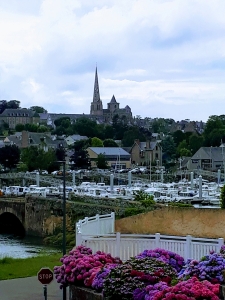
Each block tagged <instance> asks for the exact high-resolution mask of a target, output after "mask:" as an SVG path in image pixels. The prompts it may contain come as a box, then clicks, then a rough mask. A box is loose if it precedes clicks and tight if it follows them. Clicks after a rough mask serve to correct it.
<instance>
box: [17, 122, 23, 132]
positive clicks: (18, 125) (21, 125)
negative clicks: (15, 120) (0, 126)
mask: <svg viewBox="0 0 225 300" xmlns="http://www.w3.org/2000/svg"><path fill="white" fill-rule="evenodd" d="M24 129H25V126H24V124H16V126H15V130H16V131H17V132H21V131H23V130H24Z"/></svg>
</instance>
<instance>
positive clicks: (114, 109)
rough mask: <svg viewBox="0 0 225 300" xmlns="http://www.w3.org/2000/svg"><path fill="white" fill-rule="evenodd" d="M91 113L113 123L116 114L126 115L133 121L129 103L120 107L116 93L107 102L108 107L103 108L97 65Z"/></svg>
mask: <svg viewBox="0 0 225 300" xmlns="http://www.w3.org/2000/svg"><path fill="white" fill-rule="evenodd" d="M90 115H91V116H93V117H94V116H96V117H97V119H99V118H101V119H102V120H103V122H105V123H111V122H112V119H113V117H114V116H115V115H118V116H119V117H126V119H127V120H128V122H132V120H133V118H132V112H131V108H130V107H129V106H128V105H126V106H125V108H120V104H119V103H118V102H117V101H116V98H115V96H114V95H113V96H112V99H111V101H110V102H109V103H108V104H107V108H105V109H104V108H103V105H102V101H101V98H100V92H99V84H98V72H97V67H96V70H95V82H94V94H93V101H92V102H91V109H90Z"/></svg>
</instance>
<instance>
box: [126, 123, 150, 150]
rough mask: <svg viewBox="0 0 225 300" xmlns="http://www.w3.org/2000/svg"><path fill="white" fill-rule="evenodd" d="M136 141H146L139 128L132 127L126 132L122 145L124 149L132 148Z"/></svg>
mask: <svg viewBox="0 0 225 300" xmlns="http://www.w3.org/2000/svg"><path fill="white" fill-rule="evenodd" d="M136 139H139V140H140V141H145V136H144V134H142V133H141V132H140V130H139V129H138V127H132V128H130V129H129V130H127V131H125V132H124V136H123V139H122V144H123V146H124V147H130V146H132V145H133V144H134V140H136Z"/></svg>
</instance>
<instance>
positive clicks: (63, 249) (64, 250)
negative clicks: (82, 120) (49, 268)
mask: <svg viewBox="0 0 225 300" xmlns="http://www.w3.org/2000/svg"><path fill="white" fill-rule="evenodd" d="M58 162H59V163H61V164H62V165H63V205H62V211H63V242H62V244H63V247H62V252H63V255H65V254H66V161H65V160H63V161H58ZM63 300H66V287H65V286H63Z"/></svg>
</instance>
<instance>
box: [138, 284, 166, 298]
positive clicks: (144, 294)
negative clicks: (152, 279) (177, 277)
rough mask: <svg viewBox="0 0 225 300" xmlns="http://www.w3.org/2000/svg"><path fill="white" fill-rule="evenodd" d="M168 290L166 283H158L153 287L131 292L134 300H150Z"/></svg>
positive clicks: (149, 286)
mask: <svg viewBox="0 0 225 300" xmlns="http://www.w3.org/2000/svg"><path fill="white" fill-rule="evenodd" d="M167 288H168V284H167V283H166V282H163V281H160V282H158V283H156V284H153V285H147V286H146V287H145V288H144V289H140V288H138V289H136V290H134V292H133V299H134V300H152V299H154V296H155V295H156V294H157V293H158V292H159V291H163V290H165V289H167Z"/></svg>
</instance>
